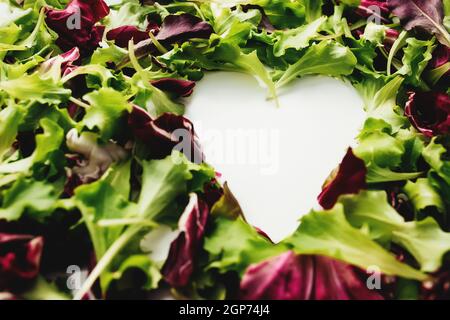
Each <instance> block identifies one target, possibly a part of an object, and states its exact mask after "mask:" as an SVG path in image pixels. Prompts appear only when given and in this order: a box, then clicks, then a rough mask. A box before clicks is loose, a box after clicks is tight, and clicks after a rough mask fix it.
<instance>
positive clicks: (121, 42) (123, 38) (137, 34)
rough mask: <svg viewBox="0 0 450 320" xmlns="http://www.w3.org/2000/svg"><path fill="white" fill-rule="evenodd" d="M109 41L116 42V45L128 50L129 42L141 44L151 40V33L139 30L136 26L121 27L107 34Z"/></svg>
mask: <svg viewBox="0 0 450 320" xmlns="http://www.w3.org/2000/svg"><path fill="white" fill-rule="evenodd" d="M106 38H107V39H108V40H114V43H115V44H116V45H117V46H119V47H121V48H128V42H129V41H130V40H131V39H133V42H134V43H139V42H141V41H144V40H146V39H149V38H150V36H149V32H147V31H142V30H139V29H138V28H137V27H135V26H121V27H118V28H115V29H112V30H109V31H108V33H107V34H106Z"/></svg>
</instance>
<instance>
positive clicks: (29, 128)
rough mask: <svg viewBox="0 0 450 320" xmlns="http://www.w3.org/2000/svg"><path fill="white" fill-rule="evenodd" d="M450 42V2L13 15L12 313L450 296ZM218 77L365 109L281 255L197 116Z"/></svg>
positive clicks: (3, 188)
mask: <svg viewBox="0 0 450 320" xmlns="http://www.w3.org/2000/svg"><path fill="white" fill-rule="evenodd" d="M449 32H450V1H448V0H433V1H428V0H427V1H421V0H402V1H400V0H385V1H383V0H374V1H368V0H318V1H309V0H292V1H285V0H245V1H214V0H198V1H183V0H175V1H169V0H161V1H149V2H148V1H138V0H36V1H34V0H23V1H15V0H0V299H71V298H75V299H117V298H119V299H123V298H147V297H149V296H150V295H151V294H153V293H154V292H155V291H159V290H161V289H163V290H164V289H170V290H171V292H172V294H173V295H174V296H175V297H178V298H191V299H376V300H378V299H448V298H450V285H449V283H450V259H449V257H450V256H449V251H450V216H449V214H450V135H449V133H450V88H449V83H450V82H449V75H450V60H449V57H450V33H449ZM216 70H222V71H231V72H241V73H246V74H249V75H252V76H253V77H254V78H255V79H256V80H257V81H258V83H259V84H260V85H261V86H263V87H265V88H266V90H267V92H268V97H269V99H273V100H274V101H275V102H277V95H278V92H279V91H280V89H281V88H283V87H285V86H286V85H288V84H289V83H291V82H292V81H294V80H295V79H296V78H298V77H304V76H309V75H325V76H332V77H337V78H339V79H342V80H343V81H347V82H349V83H351V84H352V85H353V86H354V87H355V88H356V90H357V91H358V92H359V93H360V95H361V97H362V99H363V101H364V110H365V111H366V113H367V120H366V121H365V123H364V124H363V127H362V129H361V132H360V134H359V135H358V137H357V140H358V144H357V146H356V147H354V148H353V149H351V148H349V149H348V152H347V154H346V156H345V157H344V159H343V160H342V163H341V164H340V166H339V167H338V168H337V169H336V170H335V172H333V173H332V174H331V175H330V177H329V178H328V179H327V181H326V182H325V184H324V187H323V191H322V193H321V194H320V195H318V202H319V204H320V205H321V206H322V208H323V210H319V209H315V210H312V211H311V212H310V213H308V214H306V215H304V216H303V217H302V218H301V224H300V226H299V228H298V229H297V231H296V232H295V233H294V234H292V235H291V236H290V237H288V238H286V239H285V240H283V241H281V242H279V243H273V242H272V240H271V239H270V238H269V237H268V236H267V235H266V234H265V233H264V231H262V230H260V229H258V228H257V227H255V226H252V225H250V224H249V223H248V222H247V221H246V219H245V215H244V212H243V211H242V210H241V208H240V206H239V203H238V201H237V199H236V198H235V197H234V196H233V194H232V191H231V190H230V189H229V188H228V186H227V185H226V184H221V183H220V182H219V180H220V179H219V177H220V174H218V173H216V172H215V170H214V168H212V167H211V166H210V165H209V164H208V163H207V161H206V159H207V158H206V157H207V155H204V154H203V152H202V148H201V141H200V140H199V138H198V137H197V135H196V132H195V128H194V126H195V124H193V123H192V122H191V121H189V119H187V118H185V117H184V116H183V114H184V111H185V106H184V102H185V98H186V97H188V96H190V95H191V94H192V93H193V92H194V90H195V84H196V82H197V81H200V80H201V78H202V77H203V74H204V72H207V71H216ZM281 107H282V106H281ZM281 109H282V108H281ZM280 112H282V110H280ZM213 121H214V120H213ZM336 121H341V120H338V119H337V120H336ZM344 121H345V120H344ZM318 129H319V130H326V128H320V127H319V128H318ZM180 146H182V148H180ZM205 156H206V157H205ZM299 165H300V160H299ZM289 192H296V191H295V190H289ZM71 270H72V271H73V270H77V271H76V272H72V271H71Z"/></svg>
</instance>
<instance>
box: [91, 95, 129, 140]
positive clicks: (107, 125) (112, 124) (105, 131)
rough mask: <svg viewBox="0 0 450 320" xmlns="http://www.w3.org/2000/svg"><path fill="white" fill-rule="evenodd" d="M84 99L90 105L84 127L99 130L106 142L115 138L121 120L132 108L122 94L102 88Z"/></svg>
mask: <svg viewBox="0 0 450 320" xmlns="http://www.w3.org/2000/svg"><path fill="white" fill-rule="evenodd" d="M83 98H84V100H86V101H87V102H89V104H90V107H89V108H88V109H87V110H86V115H85V116H84V118H83V121H82V123H83V125H85V126H86V127H87V128H89V129H91V130H94V129H98V130H99V132H100V136H101V137H102V138H103V139H105V140H108V139H110V138H112V137H113V135H114V133H115V132H116V130H117V129H118V126H119V125H120V122H119V119H120V118H121V117H122V116H123V115H125V113H127V112H130V111H131V108H132V107H131V105H130V104H129V103H128V101H127V99H126V98H125V97H124V96H123V95H122V94H121V93H120V92H118V91H115V90H114V89H111V88H101V89H100V90H98V91H94V92H91V93H88V94H87V95H85V96H84V97H83Z"/></svg>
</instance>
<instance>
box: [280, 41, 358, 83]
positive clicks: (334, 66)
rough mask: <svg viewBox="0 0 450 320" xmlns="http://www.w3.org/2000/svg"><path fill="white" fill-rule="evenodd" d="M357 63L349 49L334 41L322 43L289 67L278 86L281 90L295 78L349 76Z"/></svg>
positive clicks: (313, 46)
mask: <svg viewBox="0 0 450 320" xmlns="http://www.w3.org/2000/svg"><path fill="white" fill-rule="evenodd" d="M356 63H357V60H356V57H355V55H354V54H353V53H352V52H351V51H350V49H349V48H348V47H345V46H343V45H341V44H339V43H337V42H333V41H322V42H320V43H319V44H316V45H312V46H311V47H309V48H308V49H307V50H306V53H305V54H304V55H303V56H302V57H301V58H300V59H299V60H298V61H297V62H296V63H294V64H293V65H291V66H289V68H288V69H287V70H286V71H285V72H284V74H283V75H282V76H281V78H280V79H279V80H278V82H277V83H276V86H277V88H280V87H282V86H284V85H286V84H288V83H289V82H291V81H293V80H294V79H295V78H297V77H299V76H304V75H308V74H323V75H329V76H341V75H349V74H351V73H352V72H353V69H354V67H355V66H356Z"/></svg>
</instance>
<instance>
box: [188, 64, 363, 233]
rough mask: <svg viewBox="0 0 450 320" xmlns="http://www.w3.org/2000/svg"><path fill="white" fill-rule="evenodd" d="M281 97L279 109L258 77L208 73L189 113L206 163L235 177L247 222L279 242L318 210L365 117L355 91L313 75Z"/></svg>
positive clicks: (232, 183)
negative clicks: (324, 189)
mask: <svg viewBox="0 0 450 320" xmlns="http://www.w3.org/2000/svg"><path fill="white" fill-rule="evenodd" d="M280 94H281V95H280V108H276V107H275V105H274V102H273V101H267V100H266V98H265V97H266V92H265V91H264V90H263V89H261V88H260V87H259V86H258V84H257V83H256V82H255V80H254V79H253V78H252V77H250V76H247V75H243V74H235V73H224V72H219V73H209V74H207V75H206V76H205V79H203V80H202V81H200V82H199V83H198V85H197V88H196V90H195V94H194V96H193V97H192V100H191V101H190V103H189V104H188V107H187V113H186V116H187V117H188V118H189V119H190V120H191V121H192V122H193V123H194V126H195V128H196V131H197V133H198V135H199V138H200V141H201V143H202V146H203V147H204V151H205V155H206V160H207V162H208V163H210V164H212V165H213V166H214V167H215V168H216V170H217V171H218V172H220V173H221V174H222V180H224V181H227V182H228V185H229V187H230V189H231V190H232V192H233V193H234V195H235V196H236V198H237V199H238V200H239V202H240V204H241V207H242V209H243V211H244V213H245V215H246V217H247V219H248V221H249V222H250V223H251V224H253V225H254V226H257V227H258V228H260V229H262V230H264V231H265V232H266V233H267V234H268V235H269V236H270V237H271V238H272V240H274V241H280V240H282V239H283V238H285V237H286V236H288V235H289V234H291V233H292V232H293V231H295V229H296V228H297V227H298V220H299V218H300V217H301V216H302V215H304V214H306V213H308V212H309V211H310V209H311V208H313V207H317V200H316V198H317V195H318V194H319V193H320V191H321V186H322V184H323V182H324V181H325V179H326V178H327V177H328V175H329V173H330V172H331V171H332V170H333V169H334V168H335V167H336V166H337V165H338V164H339V163H340V161H341V160H342V158H343V156H344V155H345V152H346V149H347V148H348V147H349V146H351V145H353V144H354V138H355V137H356V135H357V133H358V130H359V129H360V127H361V126H362V124H363V121H364V119H365V114H364V112H363V109H362V105H363V102H362V100H361V99H360V97H359V96H358V94H357V93H356V91H355V90H354V89H353V88H352V87H351V85H349V84H345V83H343V82H341V81H339V80H336V79H332V78H327V77H307V78H304V79H301V80H299V81H296V82H295V83H294V84H293V85H292V86H290V87H289V88H286V89H285V90H284V91H283V92H282V93H280Z"/></svg>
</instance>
